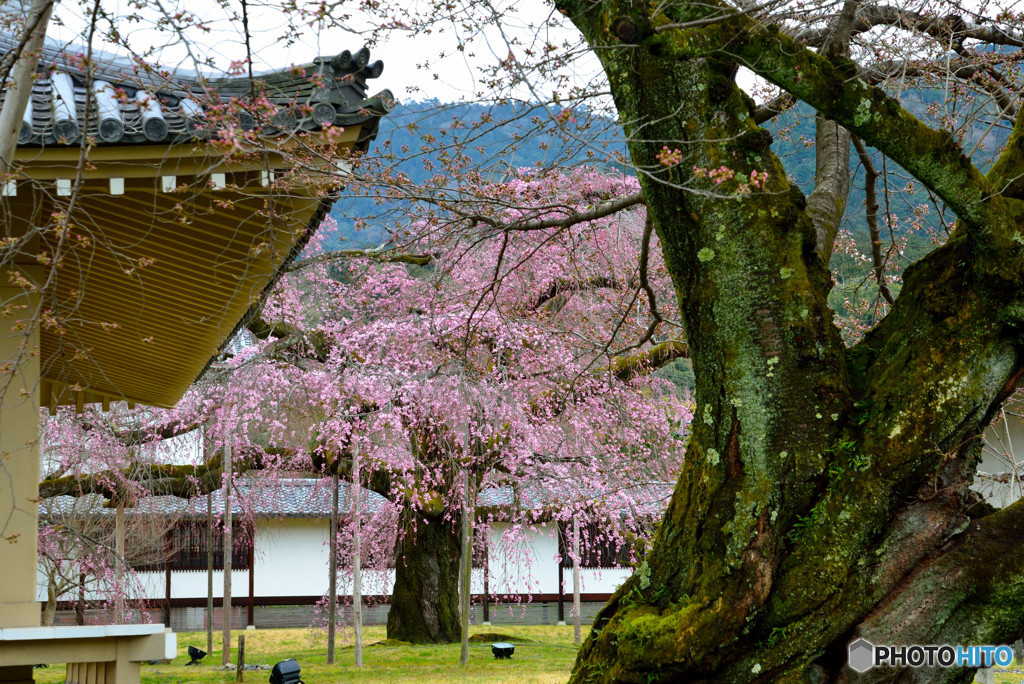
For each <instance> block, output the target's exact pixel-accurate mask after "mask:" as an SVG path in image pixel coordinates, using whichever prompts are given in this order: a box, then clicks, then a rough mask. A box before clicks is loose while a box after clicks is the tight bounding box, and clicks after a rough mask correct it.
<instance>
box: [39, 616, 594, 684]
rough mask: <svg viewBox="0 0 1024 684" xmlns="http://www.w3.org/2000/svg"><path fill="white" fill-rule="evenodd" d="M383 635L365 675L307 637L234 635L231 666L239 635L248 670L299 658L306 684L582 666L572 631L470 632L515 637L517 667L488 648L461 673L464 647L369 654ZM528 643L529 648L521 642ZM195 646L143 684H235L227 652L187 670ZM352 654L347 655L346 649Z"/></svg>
mask: <svg viewBox="0 0 1024 684" xmlns="http://www.w3.org/2000/svg"><path fill="white" fill-rule="evenodd" d="M384 632H385V630H384V627H366V628H365V630H364V634H363V643H364V645H365V646H364V651H363V667H362V668H357V667H355V666H354V665H353V664H352V659H353V653H352V647H351V641H345V639H344V638H342V639H339V640H338V650H337V655H336V658H335V660H336V664H334V665H326V664H325V661H326V658H327V647H326V642H325V641H324V640H320V641H319V642H312V643H311V642H310V639H309V632H308V631H307V630H304V629H266V630H257V631H245V632H234V633H233V634H232V637H231V638H232V641H233V642H234V648H233V649H232V662H236V658H237V655H238V654H237V650H236V649H237V646H238V635H239V634H244V635H245V661H246V662H247V663H249V664H257V663H258V664H267V665H273V664H274V663H276V662H278V661H280V660H285V659H287V658H295V659H296V660H298V661H299V665H300V666H301V667H302V679H303V681H305V682H306V683H307V684H325V683H327V682H350V681H367V682H370V681H372V682H452V681H458V682H488V683H499V682H505V683H507V684H525V683H527V682H542V683H548V682H564V681H566V680H567V679H568V678H569V673H570V672H571V671H572V666H573V663H574V662H575V660H576V647H575V646H574V645H573V643H572V626H571V625H569V626H566V627H555V626H548V625H542V626H512V625H507V626H506V625H495V626H491V627H471V628H470V636H472V635H474V634H479V633H491V632H500V633H501V634H507V635H510V636H512V637H514V638H513V639H512V641H513V643H515V644H516V651H515V655H514V656H513V657H512V658H511V659H510V660H496V659H495V658H494V657H493V656H492V655H491V646H490V644H489V643H473V642H470V645H469V664H468V665H466V667H461V666H460V665H459V651H460V646H459V644H450V645H445V646H412V645H400V646H370V644H372V643H374V642H379V641H382V640H383V639H384V638H385V633H384ZM520 639H521V640H523V641H520ZM189 644H191V645H193V646H196V647H197V648H205V647H206V633H205V632H181V633H179V634H178V653H179V655H178V657H177V658H175V659H174V660H173V661H171V663H170V664H168V665H146V664H143V666H142V682H143V684H187V683H189V682H234V681H235V673H234V672H227V671H223V670H218V669H215V668H218V667H220V663H221V651H220V650H216V651H214V652H213V653H211V654H209V655H208V656H206V658H204V659H203V661H202V662H203V664H202V665H200V666H198V667H196V666H193V667H185V663H187V662H188V660H189V659H188V656H187V652H188V646H189ZM219 644H220V634H219V633H217V634H215V635H214V646H218V645H219ZM346 646H347V647H346ZM35 674H36V682H38V683H39V684H57V683H58V682H63V681H64V666H63V665H54V666H51V667H49V668H45V669H40V670H36V671H35ZM269 677H270V673H269V672H266V671H248V672H246V673H245V681H246V682H260V683H262V682H266V681H268V679H269Z"/></svg>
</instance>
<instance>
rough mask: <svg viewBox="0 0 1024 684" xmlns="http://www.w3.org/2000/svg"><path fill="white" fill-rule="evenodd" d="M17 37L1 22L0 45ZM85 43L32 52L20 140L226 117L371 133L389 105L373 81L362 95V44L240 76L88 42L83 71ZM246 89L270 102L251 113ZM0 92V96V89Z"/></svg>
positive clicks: (136, 133)
mask: <svg viewBox="0 0 1024 684" xmlns="http://www.w3.org/2000/svg"><path fill="white" fill-rule="evenodd" d="M15 47H17V41H16V39H15V37H13V36H12V35H11V34H9V33H5V32H0V54H3V53H4V52H7V51H9V50H12V49H14V48H15ZM85 52H86V51H85V49H84V48H80V47H67V46H63V45H59V44H57V43H55V42H51V41H47V43H46V46H45V47H44V49H43V54H42V56H41V58H40V62H39V71H38V77H37V80H36V82H35V85H34V87H33V90H32V98H31V102H30V104H29V107H28V109H27V110H26V111H25V114H24V117H23V121H22V127H21V132H20V135H19V138H18V145H19V146H22V147H24V146H43V147H45V146H50V145H72V144H75V143H76V141H79V140H80V138H81V134H82V132H83V129H85V128H86V116H85V113H86V106H87V102H88V107H89V109H90V110H91V115H90V116H89V117H88V131H87V132H88V134H89V135H91V136H93V137H94V139H95V141H96V143H97V144H99V145H127V144H150V145H151V144H154V143H165V144H166V143H176V142H187V141H190V140H203V139H208V138H213V137H217V129H218V128H223V127H224V126H225V125H226V124H227V123H228V122H231V123H234V124H236V125H237V126H238V127H239V128H240V129H242V130H253V129H259V132H260V133H262V134H263V135H268V136H283V135H287V134H291V133H293V132H297V131H314V130H319V129H322V128H323V127H324V126H325V125H327V124H330V125H331V126H350V125H356V124H362V125H363V126H364V128H365V129H366V130H364V131H363V133H364V134H365V135H366V137H372V135H373V134H374V133H375V130H376V121H377V120H378V119H379V117H381V116H383V115H384V114H386V113H388V112H389V111H391V109H392V108H393V107H394V96H393V95H392V94H391V91H389V90H382V91H380V92H379V93H376V94H374V95H372V96H369V97H367V81H368V80H369V79H373V78H377V77H378V76H380V75H381V72H383V70H384V64H383V62H381V61H380V60H377V61H373V62H371V61H370V51H369V50H368V49H367V48H362V49H360V50H358V51H356V52H355V53H352V52H350V51H348V50H345V51H343V52H341V53H340V54H337V55H334V56H327V57H318V58H316V59H314V60H313V62H312V63H309V64H304V65H301V66H297V67H289V68H287V69H281V70H278V71H273V72H268V73H263V74H259V75H255V76H254V77H253V80H252V81H250V80H249V78H248V77H231V76H224V77H218V78H210V79H201V78H199V77H198V76H197V75H196V74H194V73H191V72H188V71H181V70H179V71H176V72H174V73H165V72H158V71H156V70H154V69H152V68H149V67H146V66H145V65H143V64H141V63H139V62H135V61H133V60H129V59H125V58H123V57H119V56H117V55H112V54H109V53H104V52H98V51H93V53H92V62H91V63H92V64H93V68H92V69H90V70H89V71H90V72H91V73H88V74H87V72H86V70H85V69H83V68H82V64H83V63H84V62H85V60H84V59H83V56H84V55H85ZM253 93H257V94H261V95H263V96H265V97H266V99H267V100H269V101H270V103H272V104H273V105H274V107H275V108H276V111H274V112H271V113H268V114H267V120H266V121H263V122H260V121H257V120H256V118H255V117H254V115H253V114H252V112H251V111H247V107H246V105H245V103H246V102H247V101H248V100H251V99H252V95H253ZM0 101H2V97H0ZM214 106H226V108H227V109H226V111H225V112H223V113H222V114H220V115H219V116H224V117H226V119H217V122H218V123H216V124H214V125H209V123H208V122H207V118H208V114H209V113H210V110H211V107H214Z"/></svg>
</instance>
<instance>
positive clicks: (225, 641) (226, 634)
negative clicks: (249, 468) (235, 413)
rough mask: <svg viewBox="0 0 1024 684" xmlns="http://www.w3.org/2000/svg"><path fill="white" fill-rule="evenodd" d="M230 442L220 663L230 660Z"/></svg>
mask: <svg viewBox="0 0 1024 684" xmlns="http://www.w3.org/2000/svg"><path fill="white" fill-rule="evenodd" d="M231 459H232V454H231V442H230V438H229V440H228V441H227V442H225V443H224V604H223V605H224V607H223V608H222V609H221V614H222V618H223V636H222V644H221V645H222V648H223V653H222V654H221V664H222V665H227V664H228V663H230V662H231V551H232V543H231Z"/></svg>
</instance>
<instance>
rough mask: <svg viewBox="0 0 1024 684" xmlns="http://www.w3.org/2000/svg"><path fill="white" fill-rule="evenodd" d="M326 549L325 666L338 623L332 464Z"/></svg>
mask: <svg viewBox="0 0 1024 684" xmlns="http://www.w3.org/2000/svg"><path fill="white" fill-rule="evenodd" d="M327 535H328V540H327V541H328V547H329V548H330V554H331V557H330V558H329V559H328V562H327V568H328V570H327V571H328V573H329V575H328V577H327V585H328V587H329V588H328V590H327V664H328V665H333V664H334V642H335V639H336V637H337V635H336V632H337V627H336V625H337V622H338V464H337V463H335V464H334V473H332V474H331V521H330V524H329V525H328V529H327Z"/></svg>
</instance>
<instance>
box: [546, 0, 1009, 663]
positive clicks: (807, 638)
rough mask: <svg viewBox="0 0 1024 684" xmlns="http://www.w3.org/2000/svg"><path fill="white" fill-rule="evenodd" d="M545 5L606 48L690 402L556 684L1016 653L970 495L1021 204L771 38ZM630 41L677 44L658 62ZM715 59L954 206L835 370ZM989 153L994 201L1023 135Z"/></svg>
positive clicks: (1003, 549)
mask: <svg viewBox="0 0 1024 684" xmlns="http://www.w3.org/2000/svg"><path fill="white" fill-rule="evenodd" d="M557 5H558V7H559V9H561V10H562V11H563V12H564V13H565V14H567V15H568V16H569V17H570V18H571V19H572V21H573V22H574V23H575V24H576V26H577V27H578V28H579V29H580V30H581V31H582V33H583V35H584V36H585V38H586V40H587V41H588V42H589V43H590V44H591V45H592V46H595V47H597V46H600V47H601V48H602V49H599V50H597V55H598V56H599V58H600V59H601V61H602V64H603V67H604V70H605V72H606V74H607V75H608V79H609V82H610V86H611V91H612V94H613V97H614V99H615V103H616V106H617V108H618V112H619V117H620V120H621V121H622V122H623V125H624V128H625V131H626V134H627V137H628V138H629V150H630V155H631V157H632V160H633V163H634V164H635V165H636V166H637V167H638V168H642V169H644V170H645V172H644V173H641V174H639V177H640V180H641V184H642V187H643V190H644V195H645V199H646V203H647V207H648V211H649V213H650V216H651V218H652V221H653V223H654V227H655V229H656V231H657V233H658V237H659V238H660V240H661V244H662V248H663V251H664V255H665V261H666V265H667V267H668V269H669V272H670V273H671V275H672V278H673V282H674V285H675V288H676V293H677V296H678V299H679V301H680V305H681V310H682V313H683V319H684V324H685V328H686V334H687V341H688V343H689V347H690V350H691V354H692V359H691V360H692V363H693V367H694V374H695V377H696V391H695V399H696V411H695V415H694V420H693V423H692V425H691V437H690V441H689V443H688V445H687V451H686V460H685V464H684V467H683V472H682V474H681V476H680V478H679V481H678V483H677V485H676V488H675V491H674V494H673V496H672V499H671V502H670V504H669V507H668V510H667V512H666V514H665V518H664V521H663V523H662V525H661V527H660V529H659V531H658V533H657V535H656V538H655V540H654V543H653V547H652V549H651V551H650V552H649V554H648V555H647V557H646V558H644V559H643V560H642V562H640V563H639V564H638V567H637V569H636V571H635V573H634V574H633V576H632V577H631V578H630V579H629V580H628V581H627V582H625V583H624V584H623V585H622V586H621V587H620V588H619V589H618V591H616V593H615V594H614V596H613V597H612V599H611V600H610V602H609V603H608V604H607V605H606V606H605V608H604V609H603V610H602V611H601V613H600V614H599V615H598V617H597V620H596V623H595V625H594V629H593V631H592V633H591V634H590V636H589V637H588V638H587V639H586V641H585V642H584V644H583V647H582V648H581V650H580V654H579V657H578V660H577V663H576V667H575V670H574V672H573V678H572V681H574V682H613V681H614V682H652V681H686V682H828V681H835V682H845V681H856V682H894V681H900V682H969V681H970V680H971V678H972V677H973V672H972V671H971V670H969V669H966V668H950V669H943V668H927V667H925V668H918V669H913V668H887V667H885V668H874V669H871V670H869V671H868V672H867V673H865V674H864V675H860V676H855V674H854V673H853V672H852V671H851V670H850V669H849V667H848V666H847V665H846V657H847V655H846V654H847V645H848V644H849V643H850V642H851V641H853V640H854V639H857V638H860V637H863V638H865V639H867V640H868V641H871V642H873V643H876V644H998V643H1010V642H1012V641H1013V640H1014V639H1016V638H1018V637H1019V636H1020V635H1021V634H1022V633H1024V503H1021V502H1018V503H1016V504H1014V505H1012V506H1010V507H1009V508H1007V509H1005V510H1002V511H998V512H995V511H993V510H992V509H991V508H989V507H987V506H985V505H983V504H981V503H980V502H979V498H978V496H977V495H976V494H975V493H974V492H972V491H971V490H970V489H969V485H970V483H971V481H972V479H973V474H974V471H975V469H976V466H977V463H978V460H979V452H980V444H981V442H980V439H979V436H980V434H981V431H982V430H983V429H984V428H985V426H986V425H987V424H988V422H989V421H990V420H991V418H992V416H993V415H995V414H996V413H997V412H998V411H999V407H1000V404H1001V402H1002V401H1003V400H1004V399H1005V398H1006V397H1007V396H1008V395H1009V393H1010V392H1011V391H1012V390H1013V389H1014V387H1015V386H1016V385H1017V382H1018V380H1019V379H1020V378H1021V375H1022V372H1024V354H1022V350H1021V347H1020V335H1021V327H1022V322H1024V317H1022V315H1021V308H1020V307H1021V302H1020V294H1019V293H1020V292H1021V291H1024V287H1022V283H1024V268H1021V267H1020V264H1019V263H1018V262H1017V261H1016V260H1017V259H1018V255H1019V253H1020V252H1021V250H1020V248H1019V247H1013V246H1012V245H1010V244H1009V243H1010V240H1011V238H1010V237H1008V236H1009V235H1017V233H1016V232H1015V231H1019V225H1020V218H1019V214H1017V213H1014V212H1017V211H1019V209H1018V205H1017V204H1014V205H1008V206H1003V205H1001V204H999V203H1000V202H1002V201H1004V200H1003V199H1002V198H995V197H993V195H996V194H998V193H996V192H990V193H988V194H985V192H980V191H979V192H978V193H977V194H971V193H972V192H974V190H973V189H972V188H974V187H975V186H977V187H980V188H982V189H984V187H985V182H986V181H985V179H984V178H981V177H980V175H979V174H977V173H976V172H972V171H970V170H969V167H970V162H969V161H965V160H963V158H962V156H958V154H959V153H957V152H955V151H953V152H951V151H950V148H949V145H950V144H951V143H950V140H949V138H948V136H944V135H942V134H938V133H936V134H935V135H932V134H930V133H928V132H927V130H923V128H917V127H915V126H916V124H915V121H916V120H914V119H913V117H912V116H911V115H909V114H907V113H905V112H902V111H901V110H900V108H899V104H898V103H895V102H892V101H891V100H887V99H886V97H885V95H884V94H882V93H880V92H874V91H871V90H870V89H869V88H868V86H866V85H864V84H863V82H860V81H859V80H858V79H856V78H855V76H847V75H844V74H846V72H844V71H843V69H844V68H845V67H844V66H843V65H842V64H839V63H838V62H837V64H836V66H832V64H831V63H830V62H828V60H826V59H825V58H822V57H819V56H817V55H810V56H808V55H807V54H806V51H805V50H804V49H803V47H802V46H800V45H798V44H796V43H794V42H793V41H791V40H789V39H788V38H786V37H785V36H784V35H783V34H782V33H780V32H779V31H772V30H768V29H764V28H763V27H758V26H755V27H753V28H751V29H749V30H746V31H745V32H739V31H737V30H736V29H735V27H736V26H740V25H742V22H743V21H745V19H744V18H743V17H738V18H735V19H734V21H732V22H731V23H729V22H723V23H722V24H720V25H719V24H715V23H713V22H705V21H703V20H704V19H705V18H706V12H709V11H711V10H709V9H708V7H710V5H708V4H707V3H675V4H670V5H661V6H659V7H660V8H662V9H661V10H660V11H663V12H664V14H662V15H660V16H656V17H654V18H653V19H652V18H651V17H650V16H649V15H647V14H646V12H648V11H649V9H648V8H649V7H651V6H650V5H647V4H644V3H633V2H626V1H613V0H612V1H605V2H592V1H591V0H559V1H558V2H557ZM737 16H738V15H737ZM623 17H625V18H627V19H628V21H626V22H622V21H620V20H621V18H623ZM652 21H654V22H662V23H666V22H673V23H674V24H675V25H677V26H689V27H696V28H693V29H692V31H691V32H690V33H689V34H687V36H688V37H686V38H677V35H678V34H674V33H671V31H667V32H665V33H663V34H659V33H657V32H656V30H654V29H651V28H650V27H651V26H652V23H651V22H652ZM730 31H732V32H731V33H730ZM662 35H664V36H665V37H664V38H662V37H660V36H662ZM623 40H629V41H632V42H633V43H635V44H633V45H630V46H628V47H623V46H622V41H623ZM645 41H646V42H645ZM659 41H660V42H659ZM787 41H788V42H787ZM695 46H696V47H695ZM719 47H720V49H719ZM696 48H703V49H705V50H706V52H705V53H704V54H696V53H694V50H695V49H696ZM680 55H682V57H680ZM794 56H795V57H794ZM737 60H738V61H739V63H741V64H743V65H744V66H748V67H749V68H751V69H753V70H755V71H757V72H758V73H761V74H765V75H767V76H769V77H771V78H773V79H777V80H778V81H781V82H784V83H785V84H786V86H787V87H788V88H792V89H794V90H797V91H798V94H799V96H800V97H801V98H802V99H806V100H808V101H809V102H810V103H811V104H812V105H814V106H815V107H818V108H819V109H821V110H824V113H825V114H826V115H827V116H829V117H830V118H833V119H835V120H837V121H839V122H840V123H842V124H843V125H845V126H849V127H851V130H853V131H854V132H855V133H856V134H857V135H858V136H860V138H861V139H863V140H864V142H865V143H867V144H870V145H874V146H877V147H878V148H879V149H883V151H885V152H886V153H887V154H890V155H891V156H893V158H898V159H899V160H900V163H901V164H903V166H904V168H908V169H910V170H911V171H912V172H913V173H915V175H919V177H921V176H924V177H927V178H928V179H929V181H928V182H929V184H930V185H931V186H933V187H936V188H939V190H940V191H941V189H942V187H945V186H943V185H942V184H943V183H944V182H945V181H944V180H943V178H944V174H948V176H949V177H950V178H954V179H957V181H956V183H957V184H958V186H962V192H963V193H965V194H962V195H959V196H957V195H955V194H949V193H947V194H946V195H945V196H944V198H945V199H947V201H948V202H950V203H959V204H958V205H957V211H958V214H959V215H960V216H961V219H962V220H961V221H960V222H958V225H957V228H956V230H955V231H954V232H953V234H952V236H951V238H950V239H949V241H948V242H947V243H946V244H945V245H944V246H942V247H939V248H936V249H935V250H934V251H933V252H931V253H930V254H929V255H927V256H926V257H924V258H923V259H922V260H920V261H919V262H917V263H916V264H915V265H914V266H913V267H911V268H909V269H908V270H907V272H906V274H905V277H904V283H903V287H902V290H901V292H900V294H899V297H898V299H897V300H896V303H895V305H894V306H893V308H892V310H891V311H890V312H889V314H888V315H887V316H886V318H885V319H884V320H883V321H882V322H881V323H879V324H878V325H877V326H876V327H875V328H874V329H873V330H872V331H871V332H870V333H869V334H868V335H866V336H865V337H864V339H863V340H861V341H860V342H858V343H857V344H855V345H853V346H847V345H846V344H845V343H844V342H843V340H842V339H841V338H840V335H839V333H838V331H837V328H836V326H835V325H834V324H833V320H832V318H833V314H832V311H831V309H830V308H829V306H828V303H827V297H828V293H829V289H830V288H831V285H832V282H831V277H830V274H829V272H828V270H827V267H826V266H827V262H828V258H827V255H828V253H829V252H830V251H831V247H832V246H831V244H822V243H821V241H820V240H821V237H820V235H822V234H827V233H828V231H818V230H816V227H815V224H814V220H817V219H813V220H812V217H811V216H810V215H809V213H808V212H807V211H806V209H807V202H806V200H805V198H804V196H803V194H802V192H801V191H800V190H799V189H797V188H796V187H795V186H791V185H790V184H789V182H788V180H787V177H786V173H785V170H784V169H783V167H782V165H781V164H780V162H779V160H778V159H777V158H776V157H775V156H774V155H773V154H772V151H771V148H770V147H769V144H770V142H771V136H770V135H769V134H768V132H767V131H765V130H763V129H761V128H759V127H758V126H757V124H756V123H755V117H754V113H755V111H754V110H755V106H754V103H753V102H752V101H751V100H750V99H749V98H748V97H746V95H745V94H743V93H742V92H741V91H740V90H739V89H738V88H737V87H736V85H735V82H734V75H735V73H736V72H735V69H736V65H737ZM823 62H824V64H823ZM787 79H789V80H787ZM848 90H854V91H856V92H857V93H859V94H858V95H856V96H853V95H849V96H848V95H847V91H848ZM857 112H860V113H861V114H857ZM865 113H866V114H865ZM897 130H899V131H922V132H921V133H920V134H913V135H910V134H907V133H902V134H894V133H893V132H892V131H897ZM1010 146H1011V147H1012V148H1013V149H1012V152H1013V155H1016V156H1011V157H1009V158H1004V159H1001V160H1000V162H999V163H997V164H996V165H995V166H994V167H993V170H992V171H990V172H989V177H990V181H991V183H992V184H993V185H995V186H996V187H1000V188H1002V187H1004V186H1005V185H1007V184H1008V183H1009V182H1010V181H1009V179H1010V178H1017V177H1019V176H1021V175H1022V173H1024V168H1019V167H1021V166H1024V156H1022V155H1024V124H1022V123H1021V121H1020V120H1019V121H1018V125H1017V127H1016V128H1015V131H1014V138H1013V139H1012V140H1011V143H1010ZM666 148H667V149H668V152H669V153H671V154H678V155H680V156H681V158H682V160H683V161H682V162H681V163H674V162H673V161H672V159H671V156H668V157H667V156H666V153H665V149H666ZM722 167H725V168H727V169H728V170H729V171H731V172H733V173H734V174H735V178H740V179H750V178H759V179H760V178H763V180H759V181H758V186H757V187H756V188H753V189H752V191H749V192H746V193H744V192H737V191H736V188H737V184H736V181H735V180H732V181H728V182H725V181H719V182H716V181H715V179H714V178H712V177H711V175H710V173H709V171H710V170H718V169H720V168H722ZM936 169H940V170H941V171H942V173H937V172H936ZM702 170H703V171H702ZM761 174H764V175H763V176H761ZM957 174H959V175H957ZM720 178H721V177H720ZM979 178H981V180H979ZM972 184H973V185H972ZM749 189H750V188H748V190H749ZM943 192H945V191H943ZM1006 192H1007V193H1008V194H1013V201H1014V202H1018V204H1019V202H1020V200H1021V199H1024V190H1021V191H1019V192H1018V190H1017V189H1016V188H1014V189H1012V190H1007V191H1006ZM965 197H969V198H970V199H969V200H964V199H963V198H965ZM1006 201H1007V202H1009V201H1010V200H1006ZM839 213H840V214H841V213H842V212H841V211H840V212H839ZM1008 217H1009V218H1008ZM988 219H991V222H990V223H986V221H987V220H988ZM1001 231H1004V232H1001ZM979 235H985V236H986V237H985V239H984V240H979V239H978V236H979ZM1018 237H1019V235H1018ZM999 250H1004V251H1002V252H1000V251H999ZM993 255H994V256H993Z"/></svg>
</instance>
